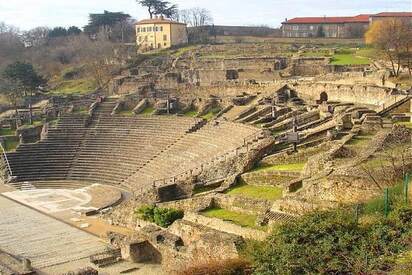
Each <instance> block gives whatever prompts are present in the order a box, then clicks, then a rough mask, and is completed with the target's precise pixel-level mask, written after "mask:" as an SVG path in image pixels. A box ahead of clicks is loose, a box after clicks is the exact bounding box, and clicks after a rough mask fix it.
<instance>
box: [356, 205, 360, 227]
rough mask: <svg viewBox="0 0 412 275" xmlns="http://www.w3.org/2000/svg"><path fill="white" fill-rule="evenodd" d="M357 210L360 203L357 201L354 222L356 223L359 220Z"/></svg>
mask: <svg viewBox="0 0 412 275" xmlns="http://www.w3.org/2000/svg"><path fill="white" fill-rule="evenodd" d="M359 211H360V205H359V203H358V204H356V206H355V223H356V224H358V221H359Z"/></svg>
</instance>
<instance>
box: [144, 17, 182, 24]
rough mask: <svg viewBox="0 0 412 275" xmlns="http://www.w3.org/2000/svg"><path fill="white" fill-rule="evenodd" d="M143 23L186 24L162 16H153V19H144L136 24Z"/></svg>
mask: <svg viewBox="0 0 412 275" xmlns="http://www.w3.org/2000/svg"><path fill="white" fill-rule="evenodd" d="M142 24H181V25H186V24H185V23H180V22H176V21H173V20H169V19H164V18H163V19H162V18H152V19H143V20H140V21H138V22H137V23H136V25H142Z"/></svg>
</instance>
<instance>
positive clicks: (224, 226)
mask: <svg viewBox="0 0 412 275" xmlns="http://www.w3.org/2000/svg"><path fill="white" fill-rule="evenodd" d="M183 219H184V220H186V221H190V222H194V223H197V224H201V225H204V226H207V227H210V228H212V229H216V230H219V231H223V232H227V233H231V234H235V235H238V236H241V237H243V238H246V239H254V240H260V241H263V240H264V239H265V238H266V236H267V235H268V233H267V232H264V231H260V230H256V229H251V228H245V227H241V226H240V225H237V224H234V223H230V222H225V221H223V220H220V219H217V218H209V217H205V216H202V215H199V214H196V213H186V214H185V217H184V218H183Z"/></svg>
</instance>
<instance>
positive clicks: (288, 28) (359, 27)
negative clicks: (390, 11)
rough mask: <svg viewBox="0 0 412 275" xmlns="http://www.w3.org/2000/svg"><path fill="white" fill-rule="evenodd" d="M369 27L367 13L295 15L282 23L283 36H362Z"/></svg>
mask: <svg viewBox="0 0 412 275" xmlns="http://www.w3.org/2000/svg"><path fill="white" fill-rule="evenodd" d="M368 27H369V15H368V14H360V15H357V16H353V17H297V18H293V19H291V20H285V22H283V23H282V36H283V37H330V38H354V37H362V36H363V34H364V33H365V31H366V30H367V28H368Z"/></svg>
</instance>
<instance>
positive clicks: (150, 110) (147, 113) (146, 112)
mask: <svg viewBox="0 0 412 275" xmlns="http://www.w3.org/2000/svg"><path fill="white" fill-rule="evenodd" d="M154 111H155V109H154V108H153V107H150V106H149V107H146V108H145V109H144V110H143V111H142V112H141V113H140V114H141V115H145V116H150V115H152V114H153V113H154Z"/></svg>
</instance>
